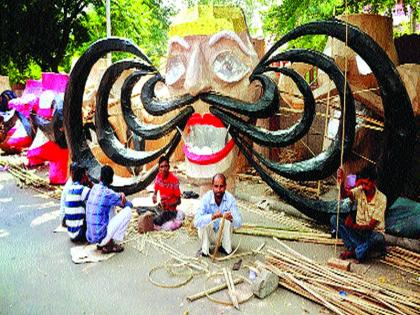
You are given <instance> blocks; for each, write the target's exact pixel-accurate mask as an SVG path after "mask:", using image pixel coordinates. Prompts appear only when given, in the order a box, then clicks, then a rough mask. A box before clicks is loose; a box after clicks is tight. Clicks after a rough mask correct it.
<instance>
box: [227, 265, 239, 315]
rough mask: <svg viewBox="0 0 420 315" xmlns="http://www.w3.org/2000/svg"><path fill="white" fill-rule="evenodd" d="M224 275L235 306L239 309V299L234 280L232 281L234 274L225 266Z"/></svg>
mask: <svg viewBox="0 0 420 315" xmlns="http://www.w3.org/2000/svg"><path fill="white" fill-rule="evenodd" d="M223 275H224V276H225V280H226V284H227V287H228V293H229V297H230V300H231V301H232V304H233V306H234V307H235V308H236V309H237V310H239V303H238V299H237V298H236V291H235V286H234V285H233V281H232V274H231V273H230V271H228V270H227V269H226V268H223Z"/></svg>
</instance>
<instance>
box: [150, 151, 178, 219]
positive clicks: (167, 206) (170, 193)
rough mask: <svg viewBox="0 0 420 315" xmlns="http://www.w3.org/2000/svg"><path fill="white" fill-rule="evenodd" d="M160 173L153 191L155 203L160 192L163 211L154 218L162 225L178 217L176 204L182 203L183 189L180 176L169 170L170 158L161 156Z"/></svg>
mask: <svg viewBox="0 0 420 315" xmlns="http://www.w3.org/2000/svg"><path fill="white" fill-rule="evenodd" d="M158 163H159V173H158V174H157V175H156V179H155V188H154V190H155V192H154V193H153V197H152V200H153V203H156V202H157V192H158V191H159V192H160V206H161V208H162V209H163V212H162V213H161V214H159V215H158V216H156V217H155V218H154V219H153V223H154V224H155V225H162V224H164V223H165V222H167V221H170V220H173V219H175V218H176V215H177V211H176V206H178V205H179V204H181V191H180V190H179V180H178V178H177V177H176V176H175V175H174V174H173V173H172V172H170V171H169V158H168V157H166V156H161V157H160V158H159V162H158Z"/></svg>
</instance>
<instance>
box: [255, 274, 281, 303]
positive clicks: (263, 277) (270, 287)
mask: <svg viewBox="0 0 420 315" xmlns="http://www.w3.org/2000/svg"><path fill="white" fill-rule="evenodd" d="M278 286H279V277H278V276H277V275H275V274H274V273H272V272H270V271H268V270H265V269H263V270H262V271H261V272H260V274H259V275H258V277H257V278H256V279H255V281H254V282H253V284H252V292H254V294H255V296H256V297H258V298H260V299H264V298H266V297H267V296H269V295H270V294H271V293H273V292H274V291H275V290H276V289H277V287H278Z"/></svg>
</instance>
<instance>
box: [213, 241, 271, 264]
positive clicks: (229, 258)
mask: <svg viewBox="0 0 420 315" xmlns="http://www.w3.org/2000/svg"><path fill="white" fill-rule="evenodd" d="M264 246H265V243H262V244H261V245H260V246H258V248H257V249H253V250H251V251H248V252H243V253H239V254H236V255H232V254H231V255H228V256H225V257H217V258H216V260H217V261H225V260H231V259H236V258H242V257H246V256H250V255H256V254H258V253H259V252H260V251H261V250H262V249H263V248H264ZM238 247H239V246H238ZM235 251H236V250H235Z"/></svg>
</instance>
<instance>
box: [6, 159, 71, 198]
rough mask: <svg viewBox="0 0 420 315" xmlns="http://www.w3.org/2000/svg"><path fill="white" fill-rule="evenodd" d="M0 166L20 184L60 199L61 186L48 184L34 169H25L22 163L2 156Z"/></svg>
mask: <svg viewBox="0 0 420 315" xmlns="http://www.w3.org/2000/svg"><path fill="white" fill-rule="evenodd" d="M0 166H1V167H4V168H5V169H6V170H7V171H8V172H9V173H10V174H11V175H13V176H14V177H15V178H16V179H17V180H18V181H19V182H20V183H21V184H22V185H27V186H31V187H32V188H33V189H35V190H36V191H38V192H41V193H44V194H48V195H49V196H50V197H51V198H55V199H60V197H61V192H62V191H63V189H62V188H61V187H58V186H53V185H50V183H49V181H48V180H47V179H45V178H43V177H40V176H38V175H36V174H35V171H32V170H28V169H26V168H25V167H24V165H23V164H21V163H16V162H13V161H11V160H10V159H6V158H5V157H2V158H0Z"/></svg>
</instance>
